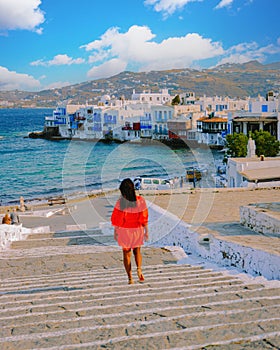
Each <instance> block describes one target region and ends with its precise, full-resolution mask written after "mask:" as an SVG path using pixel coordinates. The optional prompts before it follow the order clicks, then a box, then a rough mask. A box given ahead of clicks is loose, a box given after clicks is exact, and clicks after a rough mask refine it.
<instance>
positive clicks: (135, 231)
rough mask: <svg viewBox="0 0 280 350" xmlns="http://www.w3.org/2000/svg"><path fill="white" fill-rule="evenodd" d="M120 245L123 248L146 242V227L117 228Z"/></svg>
mask: <svg viewBox="0 0 280 350" xmlns="http://www.w3.org/2000/svg"><path fill="white" fill-rule="evenodd" d="M116 233H117V235H118V245H119V246H121V247H122V248H131V249H133V248H136V247H141V246H142V245H143V244H144V228H143V227H136V228H122V227H118V228H117V232H116Z"/></svg>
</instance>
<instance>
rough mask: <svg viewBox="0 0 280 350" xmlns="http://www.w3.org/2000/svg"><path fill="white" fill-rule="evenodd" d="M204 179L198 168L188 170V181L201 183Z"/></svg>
mask: <svg viewBox="0 0 280 350" xmlns="http://www.w3.org/2000/svg"><path fill="white" fill-rule="evenodd" d="M201 178H202V172H201V171H200V170H199V169H196V168H189V169H187V170H186V179H187V181H191V182H194V181H199V180H201Z"/></svg>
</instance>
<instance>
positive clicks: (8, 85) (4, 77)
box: [0, 66, 40, 91]
mask: <svg viewBox="0 0 280 350" xmlns="http://www.w3.org/2000/svg"><path fill="white" fill-rule="evenodd" d="M39 87H40V82H39V81H38V80H36V79H35V78H33V77H32V76H30V75H28V74H22V73H17V72H11V71H9V70H8V69H7V68H5V67H1V66H0V90H3V91H8V90H15V89H18V90H29V91H31V90H33V89H36V90H37V89H38V88H39Z"/></svg>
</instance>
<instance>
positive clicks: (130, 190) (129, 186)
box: [120, 178, 136, 210]
mask: <svg viewBox="0 0 280 350" xmlns="http://www.w3.org/2000/svg"><path fill="white" fill-rule="evenodd" d="M120 191H121V194H122V196H121V199H120V208H121V210H124V209H126V208H129V207H136V193H135V188H134V183H133V182H132V180H131V179H129V178H127V179H124V180H123V181H122V182H121V184H120Z"/></svg>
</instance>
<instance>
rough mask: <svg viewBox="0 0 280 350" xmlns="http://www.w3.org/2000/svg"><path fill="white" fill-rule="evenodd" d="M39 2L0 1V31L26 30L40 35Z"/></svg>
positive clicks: (41, 18) (43, 19)
mask: <svg viewBox="0 0 280 350" xmlns="http://www.w3.org/2000/svg"><path fill="white" fill-rule="evenodd" d="M40 4H41V0H0V30H2V31H4V30H15V29H26V30H31V31H36V32H37V33H38V34H41V33H42V28H41V27H39V26H40V25H41V24H42V23H44V21H45V18H44V13H43V11H42V10H41V9H40V8H39V6H40Z"/></svg>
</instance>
